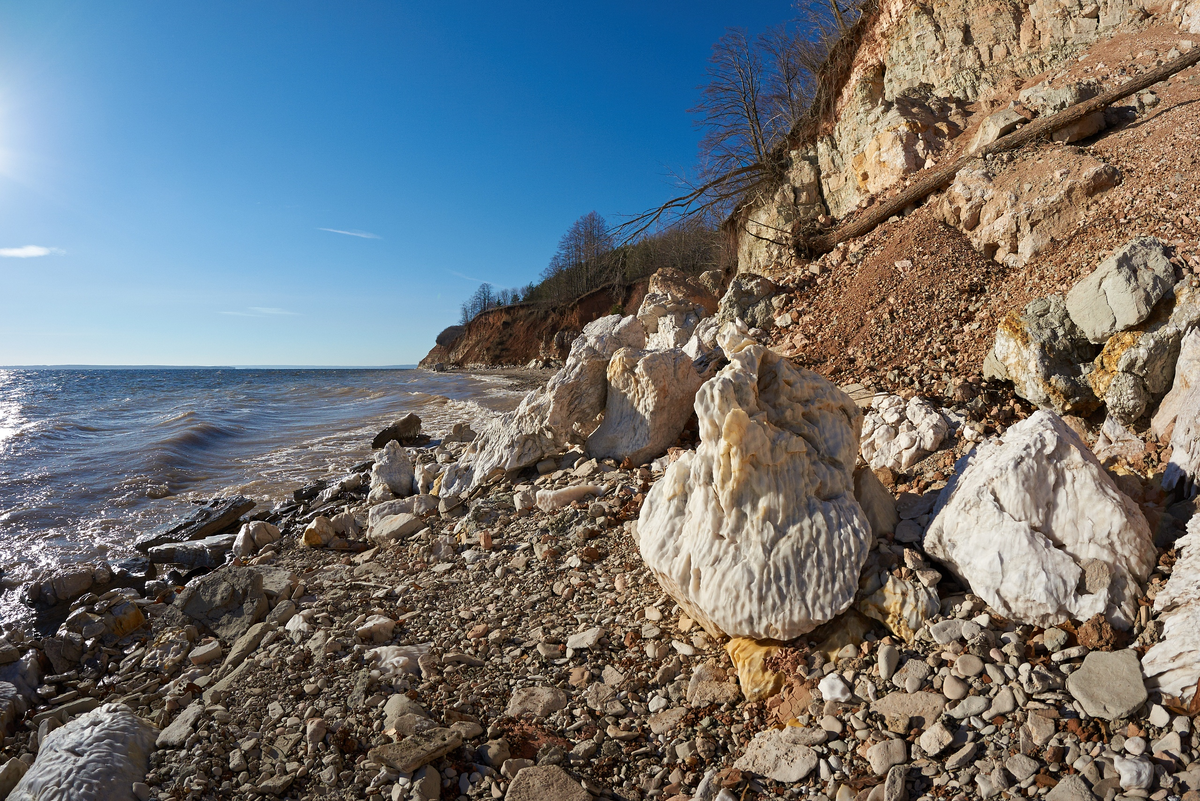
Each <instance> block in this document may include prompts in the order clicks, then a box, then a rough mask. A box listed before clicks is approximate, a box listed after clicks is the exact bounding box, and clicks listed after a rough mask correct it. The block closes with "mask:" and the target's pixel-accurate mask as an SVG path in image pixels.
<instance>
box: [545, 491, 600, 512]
mask: <svg viewBox="0 0 1200 801" xmlns="http://www.w3.org/2000/svg"><path fill="white" fill-rule="evenodd" d="M598 494H600V488H599V487H597V486H596V485H595V484H576V485H575V486H572V487H563V488H562V489H557V490H538V493H537V507H538V508H539V509H541V510H542V511H543V512H557V511H558V510H559V509H561V508H563V507H564V506H569V505H571V504H573V503H575V501H578V500H582V499H584V498H586V497H588V496H589V495H598Z"/></svg>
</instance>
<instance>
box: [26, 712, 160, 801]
mask: <svg viewBox="0 0 1200 801" xmlns="http://www.w3.org/2000/svg"><path fill="white" fill-rule="evenodd" d="M157 734H158V730H157V729H155V728H154V727H153V726H151V725H150V724H149V723H147V722H146V721H144V720H142V719H141V718H139V717H138V716H136V715H134V714H133V712H132V711H131V710H130V709H129V707H127V706H124V705H122V704H105V705H103V706H101V707H98V708H96V709H93V710H92V711H91V712H87V713H86V714H83V715H80V716H79V717H77V718H75V719H74V720H72V721H71V722H70V723H67V724H66V725H65V726H62V727H61V728H57V729H55V730H54V731H52V732H50V734H49V735H48V736H47V737H46V739H45V741H44V742H43V743H41V745H40V747H39V748H38V754H37V759H36V760H35V761H34V763H33V766H32V767H30V768H29V770H28V771H27V772H26V773H25V775H24V777H22V779H21V781H19V782H18V783H17V786H16V787H15V788H14V789H13V791H12V792H11V793H10V794H9V796H8V801H68V799H69V801H134V795H133V783H134V782H140V781H142V780H143V779H144V778H145V777H146V768H147V765H148V764H149V760H150V752H151V751H152V750H153V749H154V740H155V737H156V736H157Z"/></svg>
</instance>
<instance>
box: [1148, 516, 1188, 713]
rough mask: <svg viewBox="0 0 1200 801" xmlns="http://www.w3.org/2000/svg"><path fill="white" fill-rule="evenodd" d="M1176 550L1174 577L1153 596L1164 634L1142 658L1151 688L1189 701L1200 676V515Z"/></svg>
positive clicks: (1172, 573)
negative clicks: (1177, 556)
mask: <svg viewBox="0 0 1200 801" xmlns="http://www.w3.org/2000/svg"><path fill="white" fill-rule="evenodd" d="M1175 549H1176V552H1177V553H1178V555H1179V558H1178V559H1176V561H1175V567H1174V569H1173V570H1172V571H1171V578H1169V579H1168V580H1167V584H1166V586H1165V587H1163V588H1162V589H1161V590H1159V591H1158V595H1156V596H1155V597H1154V611H1156V612H1157V613H1158V620H1159V622H1160V623H1162V626H1163V630H1162V635H1161V636H1160V637H1159V641H1158V643H1157V644H1155V645H1154V646H1153V647H1151V648H1150V650H1149V651H1147V652H1146V655H1145V656H1144V657H1142V672H1143V673H1145V674H1146V678H1147V679H1148V683H1149V684H1150V686H1151V687H1157V688H1158V689H1159V690H1161V691H1162V692H1165V693H1170V694H1171V695H1176V696H1179V697H1181V698H1183V700H1184V701H1185V702H1189V703H1190V702H1191V700H1192V697H1193V696H1194V695H1195V692H1196V682H1197V680H1198V679H1200V515H1198V516H1195V517H1193V518H1192V519H1191V520H1190V521H1188V527H1187V534H1185V535H1183V536H1182V537H1180V538H1179V539H1178V540H1177V541H1176V542H1175Z"/></svg>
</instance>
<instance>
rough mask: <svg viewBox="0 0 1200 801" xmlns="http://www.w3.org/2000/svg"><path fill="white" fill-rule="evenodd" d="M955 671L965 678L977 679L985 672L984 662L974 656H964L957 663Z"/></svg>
mask: <svg viewBox="0 0 1200 801" xmlns="http://www.w3.org/2000/svg"><path fill="white" fill-rule="evenodd" d="M954 669H955V670H956V671H958V675H960V676H962V677H963V678H975V677H976V676H978V675H979V674H980V673H982V672H983V660H982V659H980V658H979V657H977V656H975V655H974V654H963V655H962V656H960V657H959V658H958V660H957V661H955V663H954Z"/></svg>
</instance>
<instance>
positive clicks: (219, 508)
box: [133, 495, 254, 551]
mask: <svg viewBox="0 0 1200 801" xmlns="http://www.w3.org/2000/svg"><path fill="white" fill-rule="evenodd" d="M253 508H254V501H252V500H250V499H249V498H246V497H244V496H242V495H235V496H234V497H232V498H213V499H212V500H211V501H209V502H208V503H207V504H205V505H204V506H201V507H200V508H198V509H196V510H194V511H193V512H192V513H191V514H189V515H188V516H187V517H184V518H182V519H180V520H176V521H175V522H174V523H167V524H166V525H164V526H159V527H158V528H156V529H154V530H153V531H151V532H150V533H149V534H145V535H143V536H141V537H138V538H137V539H136V540H134V542H133V547H135V548H137V549H138V550H139V551H149V550H150V549H151V548H153V547H155V546H157V545H166V544H168V543H171V542H188V541H189V540H200V539H204V538H205V537H210V536H212V535H213V534H220V533H221V532H222V531H224V530H225V529H226V528H229V527H230V526H232V525H233V524H234V523H236V522H237V520H238V518H239V517H241V516H242V515H244V514H246V512H249V511H250V510H251V509H253Z"/></svg>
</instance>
